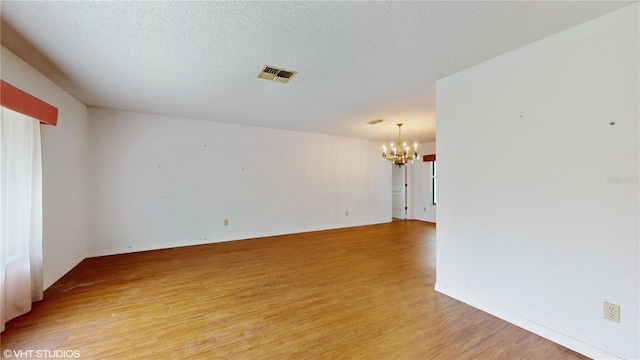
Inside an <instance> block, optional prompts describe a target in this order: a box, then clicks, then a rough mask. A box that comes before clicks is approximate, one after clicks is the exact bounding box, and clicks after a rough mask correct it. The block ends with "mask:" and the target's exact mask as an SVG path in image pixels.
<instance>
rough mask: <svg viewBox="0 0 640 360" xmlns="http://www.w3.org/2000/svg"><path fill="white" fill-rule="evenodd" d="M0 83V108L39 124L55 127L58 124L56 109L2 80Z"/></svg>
mask: <svg viewBox="0 0 640 360" xmlns="http://www.w3.org/2000/svg"><path fill="white" fill-rule="evenodd" d="M0 83H1V87H0V105H1V106H4V107H6V108H7V109H11V110H13V111H17V112H19V113H21V114H24V115H27V116H29V117H32V118H34V119H38V120H39V121H40V123H41V124H47V125H53V126H55V125H56V124H57V123H58V108H56V107H54V106H51V105H49V104H47V103H46V102H44V101H42V100H40V99H38V98H37V97H35V96H33V95H30V94H27V93H26V92H24V91H22V90H20V89H18V88H17V87H15V86H13V85H11V84H9V83H8V82H6V81H4V80H0Z"/></svg>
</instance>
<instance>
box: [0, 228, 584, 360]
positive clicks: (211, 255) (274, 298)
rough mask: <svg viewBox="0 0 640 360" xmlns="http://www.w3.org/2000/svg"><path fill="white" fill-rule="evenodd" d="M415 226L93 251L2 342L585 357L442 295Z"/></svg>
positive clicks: (188, 355) (296, 355)
mask: <svg viewBox="0 0 640 360" xmlns="http://www.w3.org/2000/svg"><path fill="white" fill-rule="evenodd" d="M435 246H436V243H435V225H433V224H429V223H424V222H419V221H394V222H392V223H389V224H381V225H373V226H363V227H356V228H348V229H338V230H330V231H320V232H312V233H304V234H296V235H287V236H277V237H269V238H262V239H254V240H243V241H236V242H228V243H219V244H210V245H201V246H191V247H183V248H174V249H166V250H158V251H148V252H141V253H134V254H124V255H115V256H106V257H100V258H92V259H86V260H84V261H82V263H80V264H79V265H78V266H77V267H76V268H74V269H73V270H72V271H71V272H69V273H68V274H67V275H65V276H64V277H63V278H62V279H60V280H59V281H58V282H57V283H55V284H54V285H53V286H52V287H51V288H49V289H48V290H47V291H46V292H45V296H44V300H43V301H41V302H38V303H35V304H34V309H33V311H31V312H30V313H28V314H26V315H23V316H21V317H18V318H16V319H14V320H12V321H10V322H9V323H8V324H7V325H6V330H5V331H4V332H3V333H2V339H1V342H2V346H1V347H2V350H3V351H4V350H5V349H11V350H20V349H24V350H27V349H47V350H78V351H79V352H80V357H79V358H80V359H446V360H451V359H567V360H568V359H586V358H585V357H583V356H581V355H579V354H577V353H575V352H572V351H570V350H568V349H566V348H563V347H561V346H559V345H556V344H554V343H552V342H550V341H548V340H545V339H543V338H541V337H539V336H537V335H534V334H531V333H529V332H527V331H525V330H522V329H520V328H518V327H516V326H513V325H510V324H508V323H506V322H504V321H502V320H499V319H497V318H495V317H493V316H491V315H488V314H486V313H483V312H481V311H479V310H476V309H474V308H472V307H470V306H468V305H465V304H463V303H461V302H458V301H456V300H454V299H452V298H449V297H447V296H445V295H442V294H439V293H437V292H435V291H434V290H433V287H434V281H435Z"/></svg>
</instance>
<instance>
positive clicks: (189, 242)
mask: <svg viewBox="0 0 640 360" xmlns="http://www.w3.org/2000/svg"><path fill="white" fill-rule="evenodd" d="M388 222H391V220H389V221H387V222H375V223H362V224H349V225H347V226H339V227H335V226H332V227H326V228H309V229H303V230H298V231H296V232H290V231H289V232H288V231H282V232H270V233H255V234H241V235H235V236H229V237H223V238H208V239H199V240H184V241H176V242H170V243H161V244H151V245H144V246H129V247H125V248H117V249H105V250H95V251H89V252H87V254H86V255H85V258H93V257H100V256H109V255H120V254H128V253H135V252H141V251H151V250H162V249H170V248H176V247H184V246H194V245H204V244H215V243H221V242H228V241H240V240H253V239H259V238H265V237H271V236H282V235H292V234H300V233H306V232H313V231H326V230H335V229H344V228H350V227H358V226H369V225H378V224H384V223H388Z"/></svg>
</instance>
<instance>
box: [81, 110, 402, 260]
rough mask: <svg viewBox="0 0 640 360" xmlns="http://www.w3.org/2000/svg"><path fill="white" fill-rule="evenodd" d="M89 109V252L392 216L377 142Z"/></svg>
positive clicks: (387, 172)
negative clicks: (225, 221)
mask: <svg viewBox="0 0 640 360" xmlns="http://www.w3.org/2000/svg"><path fill="white" fill-rule="evenodd" d="M89 119H90V121H89V124H90V125H89V139H90V143H91V146H90V149H89V160H90V161H89V163H90V165H89V184H90V188H91V192H90V197H89V202H90V204H91V206H90V216H89V217H90V220H89V224H90V225H89V228H90V234H91V236H90V243H89V245H88V246H89V256H97V255H104V254H112V253H122V252H129V251H137V250H146V249H155V248H163V247H168V246H178V245H190V244H197V243H210V242H217V241H226V240H235V239H246V238H253V237H261V236H268V235H277V234H287V233H297V232H306V231H312V230H322V229H331V228H339V227H348V226H356V225H365V224H374V223H382V222H389V221H390V220H391V207H390V204H391V194H390V192H389V189H390V188H391V170H390V167H389V164H385V163H384V162H382V161H380V159H379V155H378V153H379V151H378V147H379V144H378V143H376V142H372V141H366V140H358V139H350V138H343V137H335V136H328V135H320V134H310V133H301V132H293V131H285V130H275V129H266V128H258V127H248V126H239V125H231V124H224V123H217V122H210V121H199V120H191V119H181V118H172V117H164V116H158V115H150V114H140V113H132V112H124V111H115V110H105V109H94V108H90V109H89ZM346 211H349V216H346V215H345V212H346ZM224 219H229V225H228V226H224V225H223V220H224Z"/></svg>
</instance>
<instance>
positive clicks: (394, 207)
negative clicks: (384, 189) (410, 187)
mask: <svg viewBox="0 0 640 360" xmlns="http://www.w3.org/2000/svg"><path fill="white" fill-rule="evenodd" d="M391 173H392V178H391V216H393V217H394V218H396V219H401V220H404V219H405V218H406V217H407V166H406V165H405V166H403V167H401V168H398V167H397V166H395V165H393V170H392V172H391Z"/></svg>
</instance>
